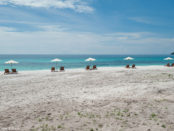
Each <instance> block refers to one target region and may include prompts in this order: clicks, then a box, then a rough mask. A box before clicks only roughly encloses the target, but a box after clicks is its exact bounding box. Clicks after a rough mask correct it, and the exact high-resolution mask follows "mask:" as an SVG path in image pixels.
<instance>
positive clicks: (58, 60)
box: [51, 58, 62, 62]
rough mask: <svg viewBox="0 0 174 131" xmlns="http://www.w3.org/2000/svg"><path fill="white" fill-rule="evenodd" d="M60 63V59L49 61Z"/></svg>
mask: <svg viewBox="0 0 174 131" xmlns="http://www.w3.org/2000/svg"><path fill="white" fill-rule="evenodd" d="M61 61H62V60H61V59H58V58H56V59H53V60H51V62H61Z"/></svg>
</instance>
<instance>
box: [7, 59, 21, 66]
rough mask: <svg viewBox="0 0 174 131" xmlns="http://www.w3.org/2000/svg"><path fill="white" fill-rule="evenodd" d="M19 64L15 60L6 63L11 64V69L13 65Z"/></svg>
mask: <svg viewBox="0 0 174 131" xmlns="http://www.w3.org/2000/svg"><path fill="white" fill-rule="evenodd" d="M18 63H19V62H17V61H14V60H9V61H6V62H5V64H10V65H11V67H12V65H13V64H18Z"/></svg>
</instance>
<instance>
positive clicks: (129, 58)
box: [124, 57, 134, 60]
mask: <svg viewBox="0 0 174 131" xmlns="http://www.w3.org/2000/svg"><path fill="white" fill-rule="evenodd" d="M124 60H134V58H132V57H126V58H124Z"/></svg>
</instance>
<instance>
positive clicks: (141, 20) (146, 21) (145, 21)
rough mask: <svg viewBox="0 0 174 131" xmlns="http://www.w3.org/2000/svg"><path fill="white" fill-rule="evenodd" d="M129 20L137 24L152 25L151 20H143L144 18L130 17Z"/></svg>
mask: <svg viewBox="0 0 174 131" xmlns="http://www.w3.org/2000/svg"><path fill="white" fill-rule="evenodd" d="M129 20H132V21H136V22H138V23H144V24H154V22H153V21H152V20H150V19H147V18H144V17H130V18H129Z"/></svg>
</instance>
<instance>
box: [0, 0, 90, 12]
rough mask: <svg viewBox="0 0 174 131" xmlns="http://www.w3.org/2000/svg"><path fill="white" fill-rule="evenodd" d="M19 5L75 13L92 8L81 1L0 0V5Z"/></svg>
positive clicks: (88, 10)
mask: <svg viewBox="0 0 174 131" xmlns="http://www.w3.org/2000/svg"><path fill="white" fill-rule="evenodd" d="M7 4H12V5H19V6H30V7H36V8H38V7H43V8H50V7H54V8H59V9H72V10H75V11H77V12H92V11H93V8H92V7H90V6H89V5H88V4H87V2H84V1H83V0H1V1H0V5H7Z"/></svg>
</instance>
